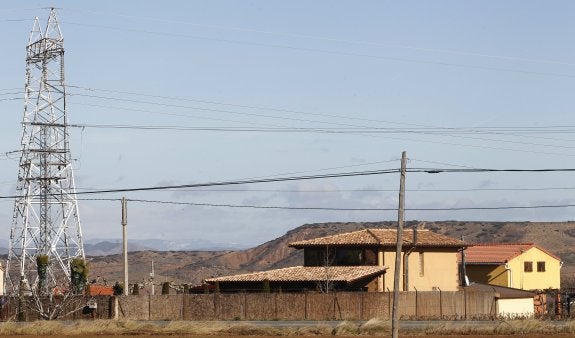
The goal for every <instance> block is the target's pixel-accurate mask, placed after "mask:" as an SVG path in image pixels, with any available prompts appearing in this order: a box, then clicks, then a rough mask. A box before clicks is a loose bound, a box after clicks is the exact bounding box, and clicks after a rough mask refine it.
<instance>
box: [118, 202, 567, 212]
mask: <svg viewBox="0 0 575 338" xmlns="http://www.w3.org/2000/svg"><path fill="white" fill-rule="evenodd" d="M128 201H130V202H140V203H153V204H170V205H189V206H204V207H225V208H245V209H280V210H318V211H397V208H335V207H334V208H330V207H289V206H269V205H268V206H262V205H238V204H215V203H194V202H174V201H160V200H144V199H128ZM571 207H575V204H552V205H530V206H526V205H515V206H501V207H451V208H405V210H406V211H464V210H512V209H544V208H571Z"/></svg>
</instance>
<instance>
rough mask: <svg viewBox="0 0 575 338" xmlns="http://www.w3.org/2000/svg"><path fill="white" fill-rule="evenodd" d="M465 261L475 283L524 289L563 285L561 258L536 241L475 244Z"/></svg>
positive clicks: (469, 276) (540, 288) (469, 274)
mask: <svg viewBox="0 0 575 338" xmlns="http://www.w3.org/2000/svg"><path fill="white" fill-rule="evenodd" d="M463 260H464V261H465V271H466V275H467V277H468V278H469V280H470V281H472V282H478V283H486V284H491V285H499V286H505V287H510V288H515V289H522V290H544V289H560V287H561V278H560V270H561V265H562V262H561V259H559V257H557V256H555V255H553V254H552V253H550V252H549V251H547V250H545V249H543V248H541V247H539V246H537V245H535V244H533V243H521V244H509V243H505V244H476V245H472V246H469V247H468V248H467V249H466V250H465V257H464V259H463Z"/></svg>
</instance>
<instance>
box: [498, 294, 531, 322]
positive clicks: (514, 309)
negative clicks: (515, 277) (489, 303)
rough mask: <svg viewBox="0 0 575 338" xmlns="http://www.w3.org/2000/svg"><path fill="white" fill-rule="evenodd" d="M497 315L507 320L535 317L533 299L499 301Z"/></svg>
mask: <svg viewBox="0 0 575 338" xmlns="http://www.w3.org/2000/svg"><path fill="white" fill-rule="evenodd" d="M497 315H498V316H501V317H505V318H517V317H533V316H534V315H535V306H534V305H533V298H518V299H498V300H497Z"/></svg>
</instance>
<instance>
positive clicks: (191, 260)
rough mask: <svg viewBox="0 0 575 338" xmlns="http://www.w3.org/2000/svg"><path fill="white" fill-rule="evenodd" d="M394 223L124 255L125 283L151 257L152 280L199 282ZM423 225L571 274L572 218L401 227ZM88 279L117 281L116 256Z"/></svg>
mask: <svg viewBox="0 0 575 338" xmlns="http://www.w3.org/2000/svg"><path fill="white" fill-rule="evenodd" d="M395 226H396V222H390V221H387V222H371V223H366V222H364V223H320V224H306V225H302V226H300V227H298V228H295V229H293V230H290V231H288V232H287V233H286V234H285V235H283V236H281V237H279V238H276V239H274V240H271V241H269V242H266V243H264V244H261V245H259V246H257V247H255V248H251V249H247V250H241V251H187V252H186V251H180V252H173V251H169V252H160V251H141V252H135V253H130V254H129V272H130V283H133V282H135V281H137V282H142V281H146V280H148V279H149V273H150V265H151V261H152V260H153V261H154V266H155V270H156V278H155V281H156V282H163V281H166V280H167V281H174V282H176V283H191V284H200V283H201V282H202V281H203V280H204V279H206V278H209V277H214V276H222V275H228V274H236V273H243V272H249V271H258V270H265V269H270V268H279V267H287V266H294V265H301V264H302V262H303V258H302V253H301V252H300V251H298V250H295V249H292V248H289V247H288V244H289V243H291V242H294V241H298V240H303V239H310V238H315V237H321V236H327V235H331V234H335V233H342V232H349V231H354V230H359V229H364V228H373V227H395ZM414 226H419V227H424V228H427V229H430V230H433V231H435V232H438V233H441V234H445V235H448V236H451V237H456V238H461V237H462V236H463V237H464V239H465V241H467V242H469V243H479V242H483V243H503V242H507V243H510V242H515V243H517V242H533V243H535V244H537V245H540V246H541V247H543V248H545V249H547V250H549V251H550V252H552V253H553V254H555V255H557V256H559V257H561V259H562V260H563V261H564V263H565V264H564V266H563V269H562V272H561V273H562V279H564V280H566V279H568V278H569V277H570V276H571V275H573V273H574V272H575V222H464V221H442V222H420V221H410V222H407V223H406V228H411V227H414ZM90 260H91V278H92V279H96V276H98V275H100V276H101V277H103V278H104V279H106V280H107V281H108V282H109V283H111V282H115V281H116V280H118V281H120V280H122V279H123V277H122V276H123V275H122V273H123V272H122V264H121V263H122V257H121V255H111V256H98V257H91V258H90Z"/></svg>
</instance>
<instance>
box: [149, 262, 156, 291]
mask: <svg viewBox="0 0 575 338" xmlns="http://www.w3.org/2000/svg"><path fill="white" fill-rule="evenodd" d="M150 281H151V283H150V284H152V296H153V295H154V294H155V291H156V290H154V260H152V272H150Z"/></svg>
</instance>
